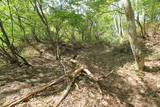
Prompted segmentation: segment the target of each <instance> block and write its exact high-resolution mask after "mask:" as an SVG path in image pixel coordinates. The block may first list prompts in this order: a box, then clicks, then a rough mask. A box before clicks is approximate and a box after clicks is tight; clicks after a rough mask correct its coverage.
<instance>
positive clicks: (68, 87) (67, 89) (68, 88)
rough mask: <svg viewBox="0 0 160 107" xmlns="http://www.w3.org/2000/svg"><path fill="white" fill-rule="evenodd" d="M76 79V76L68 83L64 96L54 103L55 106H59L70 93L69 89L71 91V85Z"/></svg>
mask: <svg viewBox="0 0 160 107" xmlns="http://www.w3.org/2000/svg"><path fill="white" fill-rule="evenodd" d="M75 79H76V77H75V78H73V79H72V80H71V82H70V83H69V84H68V86H67V88H66V89H65V90H64V92H63V94H62V96H61V97H60V99H59V100H58V101H57V102H56V103H55V104H54V105H53V107H58V106H59V104H60V103H61V102H62V101H63V99H64V98H65V97H66V96H67V95H68V93H69V91H70V89H71V87H72V85H73V83H74V81H75Z"/></svg>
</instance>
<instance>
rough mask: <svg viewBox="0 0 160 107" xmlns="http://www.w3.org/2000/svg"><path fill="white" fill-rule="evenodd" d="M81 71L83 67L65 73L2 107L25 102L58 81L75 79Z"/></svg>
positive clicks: (10, 106)
mask: <svg viewBox="0 0 160 107" xmlns="http://www.w3.org/2000/svg"><path fill="white" fill-rule="evenodd" d="M83 69H84V66H80V67H79V68H78V69H76V70H75V71H74V72H73V73H67V74H65V75H63V76H61V77H59V78H57V79H55V80H53V81H51V82H49V83H47V84H46V85H44V86H42V87H40V88H38V89H36V90H34V91H32V92H30V93H28V94H27V95H25V96H23V97H21V98H20V99H18V100H15V101H12V102H10V103H8V104H5V105H3V106H2V107H12V106H15V105H16V104H19V103H20V102H22V101H25V100H27V99H28V98H29V97H31V96H33V95H35V94H37V93H39V92H42V91H43V90H45V89H47V88H48V87H50V86H52V85H54V84H56V83H58V82H59V81H61V80H63V79H65V78H66V77H76V76H77V75H79V74H80V73H81V71H82V70H83Z"/></svg>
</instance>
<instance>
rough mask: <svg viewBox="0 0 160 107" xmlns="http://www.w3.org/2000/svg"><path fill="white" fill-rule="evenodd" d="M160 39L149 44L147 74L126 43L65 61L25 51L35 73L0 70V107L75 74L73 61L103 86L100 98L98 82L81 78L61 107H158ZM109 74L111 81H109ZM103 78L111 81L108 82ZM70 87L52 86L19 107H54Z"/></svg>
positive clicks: (88, 48) (90, 47)
mask: <svg viewBox="0 0 160 107" xmlns="http://www.w3.org/2000/svg"><path fill="white" fill-rule="evenodd" d="M158 37H160V35H158V36H157V38H154V39H152V40H149V41H145V46H146V48H145V49H144V53H145V65H146V68H145V70H144V71H143V72H138V71H136V70H135V69H136V68H135V64H134V59H133V56H132V52H131V50H130V48H129V44H128V43H124V44H121V45H118V46H109V45H107V44H104V43H89V44H85V45H84V47H83V48H81V49H77V50H76V49H75V50H68V51H66V52H64V55H63V56H62V57H63V61H56V58H55V56H54V55H53V53H52V51H50V50H47V49H46V46H45V45H38V46H37V48H39V50H42V49H43V50H45V51H44V52H43V54H42V55H41V56H40V54H39V52H38V51H37V50H36V49H34V48H33V47H27V48H25V49H24V50H23V56H25V57H26V58H27V60H28V61H29V62H30V63H31V64H32V65H33V68H32V67H26V66H23V67H17V66H15V65H9V64H7V65H6V64H4V65H1V66H0V106H1V105H3V104H6V103H8V102H11V101H13V100H15V99H19V98H20V97H22V96H24V95H26V94H27V93H28V92H30V91H32V90H35V89H36V88H38V87H40V86H43V85H44V84H46V83H47V82H49V81H51V80H54V79H56V78H58V77H60V76H61V75H64V74H65V73H66V72H70V71H74V70H75V68H74V67H73V66H72V64H71V63H70V62H69V59H71V58H73V56H74V55H77V54H78V56H77V58H76V60H77V61H79V62H80V63H82V64H85V65H86V66H87V68H88V69H89V70H90V71H91V72H92V73H93V74H94V76H96V77H101V76H103V78H102V79H101V80H100V81H99V83H100V88H101V90H102V93H100V92H99V90H98V89H97V86H96V84H95V83H94V82H92V81H90V80H89V79H88V78H87V77H85V76H84V75H81V76H80V77H78V78H77V79H76V81H75V84H74V85H73V86H72V88H71V91H70V92H69V94H68V95H67V96H66V98H65V99H64V100H63V101H62V102H61V104H60V107H117V106H118V107H160V42H159V41H160V38H158ZM108 74H109V75H108ZM105 75H107V76H106V77H105ZM66 86H67V81H64V82H61V83H59V84H56V85H53V86H51V87H49V88H48V89H46V90H44V91H42V92H40V93H38V94H36V95H34V96H32V97H30V98H29V99H27V100H26V101H25V102H22V103H20V104H18V105H16V107H50V106H52V105H54V103H55V102H56V101H57V100H59V98H60V96H61V94H62V92H63V90H64V89H65V87H66Z"/></svg>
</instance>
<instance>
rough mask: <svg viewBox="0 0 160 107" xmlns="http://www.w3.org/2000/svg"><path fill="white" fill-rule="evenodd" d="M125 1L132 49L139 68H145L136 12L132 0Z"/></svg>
mask: <svg viewBox="0 0 160 107" xmlns="http://www.w3.org/2000/svg"><path fill="white" fill-rule="evenodd" d="M123 2H124V9H125V15H126V19H127V23H128V34H129V35H128V36H129V42H130V45H131V49H132V52H133V55H134V58H135V62H136V65H137V68H138V70H143V69H144V57H143V55H142V51H141V49H140V46H139V42H138V35H137V31H136V24H135V18H134V12H133V9H132V6H131V2H130V0H123Z"/></svg>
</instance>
